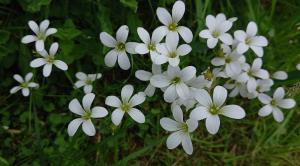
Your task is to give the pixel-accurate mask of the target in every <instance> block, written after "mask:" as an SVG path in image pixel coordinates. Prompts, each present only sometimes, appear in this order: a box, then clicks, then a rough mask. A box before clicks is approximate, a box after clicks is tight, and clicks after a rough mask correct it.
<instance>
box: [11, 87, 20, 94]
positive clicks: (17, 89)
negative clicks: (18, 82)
mask: <svg viewBox="0 0 300 166" xmlns="http://www.w3.org/2000/svg"><path fill="white" fill-rule="evenodd" d="M20 89H22V88H21V87H20V86H14V87H13V88H11V89H10V93H11V94H13V93H16V92H18V91H19V90H20Z"/></svg>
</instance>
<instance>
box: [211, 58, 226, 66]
mask: <svg viewBox="0 0 300 166" xmlns="http://www.w3.org/2000/svg"><path fill="white" fill-rule="evenodd" d="M211 64H212V65H214V66H222V65H224V64H225V59H224V58H220V57H215V58H214V59H212V60H211Z"/></svg>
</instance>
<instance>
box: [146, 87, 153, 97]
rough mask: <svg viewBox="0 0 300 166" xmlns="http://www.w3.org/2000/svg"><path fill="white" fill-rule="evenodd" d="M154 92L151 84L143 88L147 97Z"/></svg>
mask: <svg viewBox="0 0 300 166" xmlns="http://www.w3.org/2000/svg"><path fill="white" fill-rule="evenodd" d="M154 93H155V87H154V86H152V85H151V84H149V85H148V86H147V88H146V89H145V94H146V95H147V96H148V97H152V96H153V95H154Z"/></svg>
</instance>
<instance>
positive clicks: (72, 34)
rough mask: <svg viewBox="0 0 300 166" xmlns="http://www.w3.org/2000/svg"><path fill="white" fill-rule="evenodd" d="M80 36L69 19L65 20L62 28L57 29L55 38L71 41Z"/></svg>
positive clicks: (79, 32)
mask: <svg viewBox="0 0 300 166" xmlns="http://www.w3.org/2000/svg"><path fill="white" fill-rule="evenodd" d="M80 34H81V31H80V30H78V29H77V28H76V26H75V24H74V23H73V21H72V20H71V19H68V20H66V22H65V24H64V25H63V27H62V28H58V31H57V33H56V34H55V36H56V37H58V38H59V39H62V40H71V39H74V38H76V37H77V36H79V35H80Z"/></svg>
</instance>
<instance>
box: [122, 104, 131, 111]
mask: <svg viewBox="0 0 300 166" xmlns="http://www.w3.org/2000/svg"><path fill="white" fill-rule="evenodd" d="M130 108H131V106H130V104H129V103H123V104H122V106H121V109H122V111H124V112H128V111H129V110H130Z"/></svg>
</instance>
